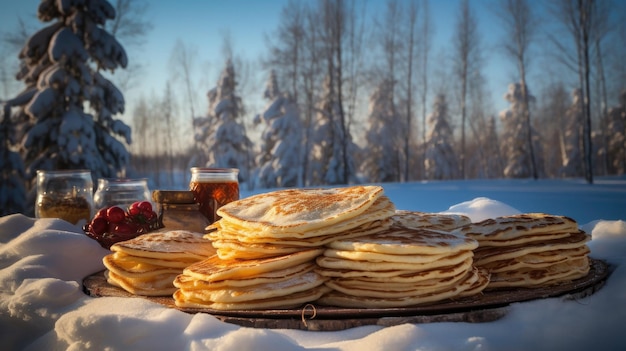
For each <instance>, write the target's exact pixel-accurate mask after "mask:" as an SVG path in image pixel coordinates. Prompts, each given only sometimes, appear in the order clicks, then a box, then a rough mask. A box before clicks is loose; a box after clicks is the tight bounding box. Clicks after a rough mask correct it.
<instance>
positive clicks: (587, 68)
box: [550, 0, 607, 183]
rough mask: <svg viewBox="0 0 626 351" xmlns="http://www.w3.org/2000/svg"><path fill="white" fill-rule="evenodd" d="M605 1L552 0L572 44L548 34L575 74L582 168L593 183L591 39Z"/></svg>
mask: <svg viewBox="0 0 626 351" xmlns="http://www.w3.org/2000/svg"><path fill="white" fill-rule="evenodd" d="M604 6H605V3H604V2H603V1H594V0H554V1H553V3H552V8H551V10H552V13H553V15H554V16H555V17H556V18H557V20H558V21H559V22H560V24H561V25H562V26H563V27H564V28H565V29H566V30H567V32H568V33H569V34H570V39H571V40H572V42H573V43H572V44H573V48H574V51H573V53H572V50H570V48H571V47H572V45H567V44H566V43H563V41H562V40H561V38H556V37H555V36H551V37H550V38H551V41H552V43H553V44H554V45H555V47H556V49H557V50H558V51H559V53H560V56H561V62H562V63H564V64H565V65H567V66H568V67H570V68H571V69H572V70H573V71H575V72H576V73H577V74H578V87H579V89H580V90H581V92H582V99H580V104H581V109H582V111H583V128H582V130H583V133H582V145H583V166H584V167H583V169H584V177H585V180H586V181H587V182H588V183H593V158H592V151H593V146H592V138H591V101H592V95H591V89H590V88H591V80H592V68H593V67H592V56H593V48H594V41H595V40H596V38H599V37H600V36H601V35H600V33H601V31H600V29H601V28H603V26H602V25H601V24H602V22H605V21H606V20H607V17H606V14H607V12H605V11H603V10H602V9H603V8H604Z"/></svg>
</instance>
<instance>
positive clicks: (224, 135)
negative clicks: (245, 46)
mask: <svg viewBox="0 0 626 351" xmlns="http://www.w3.org/2000/svg"><path fill="white" fill-rule="evenodd" d="M236 87H237V82H236V80H235V68H234V66H233V63H232V61H231V60H230V59H229V60H228V61H227V62H226V67H225V68H224V70H223V71H222V73H221V75H220V78H219V81H218V83H217V86H216V87H215V88H213V89H211V90H210V91H209V93H208V94H207V96H208V98H209V111H208V115H207V116H206V117H198V118H195V119H194V129H195V130H194V133H195V141H196V146H197V150H198V152H199V153H200V154H201V155H203V156H204V157H206V161H204V160H202V159H200V158H198V159H196V161H195V162H196V164H195V166H204V167H219V168H238V169H239V181H240V182H245V181H247V180H248V179H249V177H248V172H249V170H250V167H251V165H252V155H251V152H252V142H251V141H250V139H249V138H248V136H247V134H246V130H245V127H244V125H243V123H241V122H240V121H239V120H240V119H241V116H243V114H244V109H243V104H242V102H241V98H240V97H239V96H238V95H237V93H236Z"/></svg>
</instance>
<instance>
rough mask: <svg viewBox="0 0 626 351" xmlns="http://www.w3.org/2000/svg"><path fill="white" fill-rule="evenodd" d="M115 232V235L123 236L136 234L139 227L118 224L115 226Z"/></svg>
mask: <svg viewBox="0 0 626 351" xmlns="http://www.w3.org/2000/svg"><path fill="white" fill-rule="evenodd" d="M113 231H114V233H115V234H122V235H129V234H136V233H137V227H136V226H134V225H132V224H130V223H118V224H116V225H115V228H114V229H113Z"/></svg>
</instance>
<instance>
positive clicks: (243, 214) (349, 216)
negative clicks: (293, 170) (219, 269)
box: [206, 186, 395, 259]
mask: <svg viewBox="0 0 626 351" xmlns="http://www.w3.org/2000/svg"><path fill="white" fill-rule="evenodd" d="M394 211H395V207H394V205H393V203H392V202H391V201H390V200H389V198H388V197H387V196H385V195H384V193H383V189H382V187H379V186H353V187H346V188H332V189H287V190H279V191H274V192H269V193H265V194H259V195H255V196H252V197H248V198H245V199H242V200H239V201H235V202H231V203H229V204H227V205H225V206H223V207H221V208H220V209H219V210H218V215H220V216H221V217H222V219H221V220H219V221H217V222H215V223H214V224H213V225H211V226H209V228H208V229H209V233H208V234H207V235H206V238H208V239H210V240H211V241H212V242H213V246H214V247H215V248H216V249H217V255H218V256H219V257H220V258H222V259H259V258H268V257H275V256H280V255H286V254H291V253H295V252H299V251H302V250H304V249H309V248H316V247H321V246H323V245H325V244H327V243H328V242H330V241H332V240H336V239H337V238H346V237H357V236H362V235H365V234H368V233H374V232H377V231H381V230H383V229H386V228H388V227H389V226H390V225H391V220H390V217H391V216H392V215H393V214H394Z"/></svg>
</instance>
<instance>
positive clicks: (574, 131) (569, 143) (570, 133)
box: [559, 89, 584, 177]
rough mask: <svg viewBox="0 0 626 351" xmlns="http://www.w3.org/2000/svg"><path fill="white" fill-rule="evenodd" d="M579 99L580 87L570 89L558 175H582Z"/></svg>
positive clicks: (580, 107)
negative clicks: (569, 102)
mask: <svg viewBox="0 0 626 351" xmlns="http://www.w3.org/2000/svg"><path fill="white" fill-rule="evenodd" d="M580 99H582V93H581V91H580V89H574V90H573V91H572V105H571V106H570V107H569V108H568V109H567V112H566V113H565V126H564V127H565V132H564V133H563V147H562V150H561V152H562V159H563V164H562V165H561V170H560V172H559V173H560V175H561V177H580V176H582V175H583V172H584V170H583V158H582V125H583V110H582V104H581V101H580Z"/></svg>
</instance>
